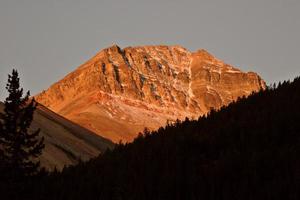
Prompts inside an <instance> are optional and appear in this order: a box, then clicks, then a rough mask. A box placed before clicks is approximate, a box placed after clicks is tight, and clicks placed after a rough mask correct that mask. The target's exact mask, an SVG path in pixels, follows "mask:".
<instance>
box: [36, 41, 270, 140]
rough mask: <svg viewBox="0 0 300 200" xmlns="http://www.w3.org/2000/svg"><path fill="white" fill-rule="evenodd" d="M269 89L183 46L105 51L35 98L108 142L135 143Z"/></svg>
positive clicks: (252, 76) (253, 77)
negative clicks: (143, 133) (148, 134)
mask: <svg viewBox="0 0 300 200" xmlns="http://www.w3.org/2000/svg"><path fill="white" fill-rule="evenodd" d="M260 89H265V82H264V81H263V80H262V79H261V78H260V77H259V76H258V75H257V74H256V73H254V72H247V73H244V72H242V71H241V70H239V69H237V68H234V67H233V66H231V65H228V64H226V63H224V62H223V61H221V60H219V59H217V58H215V57H214V56H213V55H212V54H210V53H209V52H207V51H206V50H204V49H200V50H198V51H196V52H190V51H188V50H187V49H185V48H184V47H181V46H179V45H174V46H166V45H148V46H137V47H126V48H123V49H121V48H120V47H119V46H117V45H113V46H111V47H108V48H105V49H103V50H102V51H100V52H99V53H97V54H96V55H95V56H94V57H92V58H91V59H89V60H88V61H87V62H85V63H84V64H82V65H80V66H79V67H78V68H77V69H76V70H75V71H73V72H71V73H69V74H68V75H67V76H65V77H64V78H63V79H61V80H60V81H58V82H56V83H54V84H53V85H51V86H50V87H49V88H48V89H47V90H46V91H43V92H41V93H40V94H38V95H37V96H36V99H37V101H38V102H39V103H41V104H43V105H45V106H46V107H48V108H49V109H51V110H53V111H54V112H57V113H59V114H61V115H62V116H64V117H66V118H67V119H70V120H71V121H74V122H76V123H78V124H80V125H82V126H84V127H86V128H88V129H90V130H92V131H94V132H96V133H98V134H100V135H102V136H104V137H106V138H109V139H112V140H113V141H115V142H117V141H119V140H124V141H131V140H132V139H133V138H134V137H135V136H136V135H137V133H138V132H140V131H142V130H143V129H144V128H145V127H148V128H150V129H156V128H158V127H160V126H163V125H165V124H166V122H167V121H174V120H176V119H177V118H178V119H183V118H185V117H189V118H197V117H199V116H200V115H203V114H205V113H207V112H208V111H209V110H210V109H212V108H214V109H218V108H220V107H221V106H223V105H227V104H228V103H230V102H232V101H234V100H236V99H237V98H238V97H240V96H247V95H249V94H250V93H252V92H255V91H259V90H260Z"/></svg>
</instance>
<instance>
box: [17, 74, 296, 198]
mask: <svg viewBox="0 0 300 200" xmlns="http://www.w3.org/2000/svg"><path fill="white" fill-rule="evenodd" d="M20 188H21V189H20ZM33 188H34V189H33ZM299 189H300V78H296V79H295V80H294V81H293V82H292V83H290V82H289V81H287V82H284V83H282V84H279V85H278V86H276V87H271V88H268V89H266V90H265V91H261V92H258V93H255V94H252V95H250V96H249V97H248V98H242V99H239V100H238V101H237V102H234V103H231V104H230V105H229V106H227V107H225V108H221V109H220V110H219V111H217V112H216V111H212V112H211V113H210V114H208V115H207V116H205V117H201V118H199V119H198V120H188V119H186V120H185V121H183V122H176V123H174V124H169V125H168V126H166V127H164V128H160V129H159V130H157V131H154V132H151V133H150V132H149V131H147V130H146V131H145V132H144V133H143V134H140V135H139V136H138V137H137V138H136V139H135V140H134V142H133V143H129V144H119V145H117V146H116V148H115V149H114V150H109V151H106V153H104V154H103V155H100V156H99V157H98V158H96V159H93V160H91V161H89V162H86V163H79V164H78V165H77V166H74V167H69V168H65V169H64V170H63V172H62V173H52V174H50V175H45V176H42V177H39V178H36V179H34V180H28V181H27V182H26V184H22V187H19V189H18V192H19V193H18V195H19V199H20V198H21V197H23V198H31V199H40V198H41V197H43V199H72V200H75V199H83V198H85V199H131V200H132V199H138V200H142V199H149V200H150V199H156V200H157V199H230V200H233V199H243V200H247V199H264V200H266V199H272V200H274V199H294V200H296V199H300V190H299Z"/></svg>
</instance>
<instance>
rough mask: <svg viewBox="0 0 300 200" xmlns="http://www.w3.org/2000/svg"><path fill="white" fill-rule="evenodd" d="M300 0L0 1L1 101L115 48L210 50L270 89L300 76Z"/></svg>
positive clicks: (35, 88) (49, 81)
mask: <svg viewBox="0 0 300 200" xmlns="http://www.w3.org/2000/svg"><path fill="white" fill-rule="evenodd" d="M299 37H300V0H218V1H215V0H194V1H193V0H180V1H179V0H119V1H115V0H107V1H105V0H82V1H78V0H26V1H25V0H18V1H17V0H0V99H3V97H4V96H5V95H6V94H5V92H4V87H5V82H6V80H7V74H8V73H9V72H10V71H11V69H12V68H16V69H18V70H19V72H20V74H21V78H22V85H23V87H24V88H25V89H27V90H28V89H30V90H31V93H32V94H36V93H37V92H39V91H41V90H43V89H46V88H48V87H49V86H50V85H51V84H52V83H54V82H56V81H58V80H59V79H61V78H62V77H64V75H66V74H67V73H69V72H71V71H72V70H74V69H75V68H76V67H77V66H79V65H80V64H82V63H83V62H85V61H86V60H87V59H89V58H90V57H92V56H93V55H94V54H96V53H97V52H98V51H99V50H101V49H103V48H105V47H108V46H110V45H112V44H114V43H116V44H118V45H119V46H121V47H126V46H135V45H145V44H167V45H172V44H179V45H182V46H184V47H186V48H187V49H189V50H191V51H194V50H197V49H200V48H205V49H207V50H208V51H209V52H211V53H212V54H214V55H215V56H217V57H218V58H220V59H222V60H224V61H225V62H227V63H229V64H232V65H235V66H237V67H239V68H240V69H242V70H244V71H255V72H257V73H259V74H260V75H261V76H262V78H263V79H265V80H266V81H267V83H268V84H269V83H272V82H278V81H280V80H285V79H292V78H294V77H295V76H298V75H300V65H299V64H298V59H299V57H300V39H299Z"/></svg>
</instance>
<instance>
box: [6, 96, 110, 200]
mask: <svg viewBox="0 0 300 200" xmlns="http://www.w3.org/2000/svg"><path fill="white" fill-rule="evenodd" d="M3 107H4V105H3V103H1V102H0V111H2V110H3ZM30 128H31V129H33V130H36V129H38V128H39V129H40V130H41V132H40V135H41V136H43V137H44V138H45V150H44V151H43V154H42V156H41V164H42V167H45V168H46V169H47V170H53V169H54V168H55V167H56V168H57V169H59V170H60V169H62V168H63V167H64V166H65V165H74V164H77V163H78V160H84V161H86V160H88V159H90V158H94V157H97V156H98V155H99V154H100V153H101V152H104V151H105V150H106V149H107V148H112V147H113V143H112V142H111V141H110V140H108V139H105V138H103V137H100V136H98V135H96V134H95V133H93V132H91V131H89V130H87V129H85V128H83V127H81V126H78V125H77V124H74V123H73V122H71V121H69V120H67V119H65V118H64V117H61V116H59V115H57V114H56V113H54V112H52V111H50V110H49V109H47V108H45V107H44V106H42V105H39V106H38V109H37V110H36V112H35V114H34V120H33V123H32V125H31V127H30ZM0 199H1V198H0Z"/></svg>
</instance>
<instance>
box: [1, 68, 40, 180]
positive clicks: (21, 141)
mask: <svg viewBox="0 0 300 200" xmlns="http://www.w3.org/2000/svg"><path fill="white" fill-rule="evenodd" d="M6 89H7V91H8V93H9V95H8V97H7V98H6V100H5V102H4V105H5V108H4V112H3V113H1V114H0V156H1V160H0V161H1V163H2V166H1V168H2V170H5V171H4V172H5V173H6V175H13V176H14V177H18V178H19V177H24V176H30V175H34V174H36V173H37V172H38V169H39V166H40V162H39V161H38V157H39V156H40V155H41V153H42V150H43V148H44V147H45V145H44V138H43V137H42V138H40V137H39V132H40V130H39V129H38V130H35V131H33V132H32V133H29V127H30V125H31V122H32V120H33V114H34V110H35V109H36V102H35V100H34V98H33V99H29V95H30V93H29V91H28V92H27V93H26V95H25V96H24V97H23V88H20V83H19V77H18V72H17V71H16V70H13V71H12V74H11V75H8V83H7V85H6Z"/></svg>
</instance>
